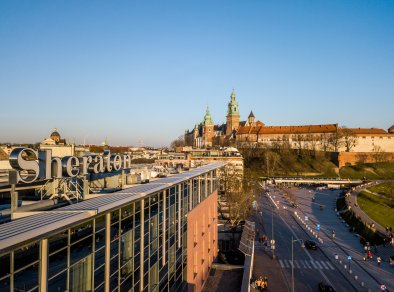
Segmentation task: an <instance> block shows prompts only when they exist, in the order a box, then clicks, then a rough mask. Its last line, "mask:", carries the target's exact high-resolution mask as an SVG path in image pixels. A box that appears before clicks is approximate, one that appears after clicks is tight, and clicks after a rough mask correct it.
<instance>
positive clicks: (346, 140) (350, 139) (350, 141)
mask: <svg viewBox="0 0 394 292" xmlns="http://www.w3.org/2000/svg"><path fill="white" fill-rule="evenodd" d="M339 131H340V134H341V136H342V140H343V144H344V146H345V148H346V152H350V150H352V149H353V148H354V147H355V146H356V145H357V137H356V136H354V133H353V131H352V130H351V129H349V128H347V127H346V126H343V127H342V128H341V129H340V130H339Z"/></svg>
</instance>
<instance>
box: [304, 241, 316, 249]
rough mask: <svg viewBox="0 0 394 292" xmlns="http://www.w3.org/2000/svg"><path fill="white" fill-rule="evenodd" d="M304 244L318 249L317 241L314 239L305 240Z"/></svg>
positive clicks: (308, 247) (309, 247)
mask: <svg viewBox="0 0 394 292" xmlns="http://www.w3.org/2000/svg"><path fill="white" fill-rule="evenodd" d="M304 244H305V247H306V248H307V249H313V250H316V249H317V245H316V242H314V241H312V240H305V242H304Z"/></svg>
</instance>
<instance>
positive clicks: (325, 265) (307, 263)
mask: <svg viewBox="0 0 394 292" xmlns="http://www.w3.org/2000/svg"><path fill="white" fill-rule="evenodd" d="M279 264H280V266H281V267H282V269H291V267H292V263H291V260H284V259H283V260H282V259H280V260H279ZM294 268H295V269H315V270H333V271H334V270H335V268H334V267H333V265H332V264H331V263H330V262H329V261H314V260H294Z"/></svg>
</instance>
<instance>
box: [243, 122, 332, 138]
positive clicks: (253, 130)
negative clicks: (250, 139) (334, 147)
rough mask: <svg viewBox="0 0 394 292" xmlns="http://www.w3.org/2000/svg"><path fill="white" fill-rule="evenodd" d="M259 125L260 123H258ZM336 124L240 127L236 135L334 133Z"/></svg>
mask: <svg viewBox="0 0 394 292" xmlns="http://www.w3.org/2000/svg"><path fill="white" fill-rule="evenodd" d="M260 123H261V122H260ZM336 131H337V125H336V124H328V125H305V126H256V127H250V126H240V127H239V128H238V131H237V135H242V134H257V133H258V134H259V135H263V134H308V133H311V134H312V133H335V132H336Z"/></svg>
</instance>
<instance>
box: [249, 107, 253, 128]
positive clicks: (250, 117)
mask: <svg viewBox="0 0 394 292" xmlns="http://www.w3.org/2000/svg"><path fill="white" fill-rule="evenodd" d="M248 125H249V126H251V127H253V126H254V114H253V111H250V114H249V116H248Z"/></svg>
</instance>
